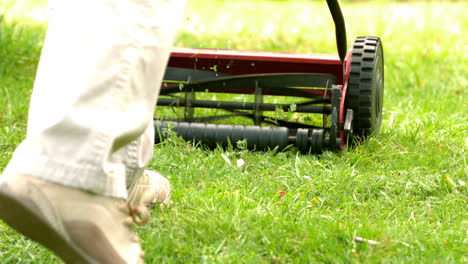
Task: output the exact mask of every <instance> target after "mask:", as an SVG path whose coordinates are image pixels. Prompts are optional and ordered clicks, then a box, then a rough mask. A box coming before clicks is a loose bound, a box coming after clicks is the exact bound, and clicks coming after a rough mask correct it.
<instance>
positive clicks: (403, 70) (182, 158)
mask: <svg viewBox="0 0 468 264" xmlns="http://www.w3.org/2000/svg"><path fill="white" fill-rule="evenodd" d="M0 2H2V3H6V2H5V1H0ZM6 6H7V5H2V8H3V7H5V8H4V10H7V11H8V10H10V11H11V10H13V9H7V8H6ZM21 6H22V8H19V7H15V8H17V9H14V10H15V11H14V12H13V11H11V12H10V11H8V16H9V21H11V22H8V23H5V22H4V21H2V23H1V25H0V28H1V31H0V55H1V56H0V58H1V59H0V113H1V115H0V124H1V126H0V131H1V132H0V157H1V158H0V171H1V170H3V168H4V167H5V166H6V164H7V162H8V160H9V158H10V157H11V154H12V152H13V150H14V149H15V147H16V146H17V145H18V144H19V142H20V141H21V139H22V138H24V135H25V127H26V117H27V109H28V101H29V100H28V98H29V96H30V93H31V87H32V83H33V79H34V71H35V67H36V66H37V62H38V58H39V50H40V47H41V43H42V38H43V37H44V28H45V24H44V22H40V21H42V20H41V19H39V18H37V17H44V14H45V13H46V10H47V9H46V8H45V5H44V1H37V2H35V1H24V2H23V3H22V5H21ZM37 8H40V9H37ZM33 10H36V11H34V12H35V13H34V12H32V11H33ZM343 11H344V13H345V16H346V18H347V29H348V39H349V41H350V42H351V41H352V40H353V39H354V38H355V37H356V36H358V35H377V36H380V37H381V38H382V40H383V44H384V50H385V78H386V79H385V102H384V123H383V129H382V132H381V134H380V135H378V136H377V137H374V138H372V139H370V140H369V141H367V142H365V143H364V144H363V145H360V146H357V147H356V148H354V149H350V150H347V151H344V152H341V153H330V152H326V153H324V154H323V155H321V156H310V155H301V154H298V153H296V152H295V151H287V152H275V151H269V152H259V153H252V152H249V151H247V150H233V149H229V148H228V149H226V150H222V149H216V150H214V151H211V150H206V149H204V148H203V147H201V146H193V145H191V144H189V143H186V142H183V141H182V140H180V139H177V138H170V139H169V140H168V141H167V142H165V143H163V144H161V145H158V146H156V147H155V158H154V160H153V161H152V163H151V165H150V167H151V168H154V169H158V170H160V171H161V172H163V173H164V174H165V175H167V176H168V177H169V178H170V180H171V182H172V184H173V186H174V193H173V200H174V205H173V206H172V207H170V208H168V209H164V210H162V209H161V210H160V209H155V210H153V212H152V216H153V220H152V221H151V223H150V225H149V226H145V227H142V228H140V229H138V232H139V235H140V236H141V237H142V238H143V241H144V244H143V245H144V248H145V251H146V253H147V262H148V263H324V262H325V263H466V262H467V261H468V260H467V258H466V246H467V240H466V230H467V223H468V222H467V220H466V219H467V214H466V211H468V210H467V209H468V208H467V206H466V199H467V198H466V197H467V194H468V193H467V186H466V182H467V181H468V177H467V176H468V175H467V161H466V156H467V154H466V151H467V147H468V126H467V124H468V120H467V114H466V113H467V110H468V105H467V103H466V89H467V86H468V83H467V76H468V69H467V67H468V66H467V64H466V61H468V60H467V59H468V58H467V56H468V55H467V54H468V50H467V49H468V45H467V43H468V37H467V36H466V34H464V33H465V32H466V30H467V28H468V19H467V18H466V15H465V14H466V13H467V12H468V5H467V4H465V3H462V2H460V3H453V4H450V3H442V4H440V3H439V4H424V3H417V4H401V3H400V4H375V3H374V2H369V3H366V4H344V5H343ZM31 14H36V15H31ZM37 14H42V15H37ZM15 17H16V18H17V20H16V21H14V19H13V18H15ZM35 17H36V18H35ZM186 18H187V19H186V22H185V23H186V27H185V28H184V30H183V32H181V35H180V37H179V39H178V41H177V46H184V47H204V48H208V47H209V48H231V49H233V48H236V49H256V50H275V51H276V50H281V51H290V52H304V53H316V52H320V53H322V52H323V53H331V54H334V53H335V47H334V33H333V24H332V23H331V19H330V16H329V14H328V11H327V9H326V6H325V4H323V3H320V2H310V1H299V2H296V1H294V2H292V1H216V0H211V1H189V6H188V8H187V12H186ZM34 21H36V22H34ZM37 21H39V22H37ZM38 23H39V24H38ZM241 161H242V162H241ZM237 164H242V165H241V166H239V165H237ZM356 236H359V237H364V238H367V239H372V240H376V241H378V242H380V244H378V245H376V246H372V245H367V244H365V243H358V242H354V240H353V238H354V237H356ZM0 262H1V263H55V262H56V259H55V258H53V257H52V256H51V255H50V253H49V252H48V251H46V250H44V249H42V248H40V247H38V246H37V245H35V244H34V243H31V242H29V241H27V240H24V239H22V238H21V237H20V236H19V235H17V234H16V233H14V232H13V231H11V230H10V229H8V228H7V227H6V226H5V225H3V224H2V225H0Z"/></svg>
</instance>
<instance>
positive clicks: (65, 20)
mask: <svg viewBox="0 0 468 264" xmlns="http://www.w3.org/2000/svg"><path fill="white" fill-rule="evenodd" d="M57 4H58V6H56V7H55V13H54V14H53V16H52V18H51V20H50V22H49V29H48V33H47V37H46V41H45V43H44V48H43V53H42V57H41V62H40V65H39V69H38V73H37V76H36V82H35V87H34V91H33V95H32V98H31V106H30V112H29V123H28V132H27V137H26V139H25V140H24V142H23V143H22V144H21V145H20V146H19V147H18V148H17V150H16V151H15V153H14V155H13V158H12V160H11V161H10V163H9V165H8V167H7V169H6V170H5V172H4V175H3V176H2V177H1V178H0V218H2V219H3V220H5V221H6V222H7V223H8V224H10V225H11V226H13V227H14V228H16V229H17V230H19V231H20V232H22V233H23V234H25V235H27V236H29V237H31V238H32V239H34V240H37V241H39V242H40V243H42V244H43V245H45V246H47V247H49V248H51V249H52V250H53V251H54V252H55V253H56V254H57V255H59V256H60V257H61V258H62V259H64V260H66V261H67V262H73V261H84V262H91V263H93V262H96V263H119V262H122V263H137V262H138V261H139V255H140V252H141V250H140V247H139V243H138V242H137V241H138V240H137V239H136V236H135V235H134V234H133V232H132V231H131V229H130V227H129V226H128V225H129V224H130V223H131V222H132V219H133V220H134V221H137V222H141V221H143V220H144V219H142V218H141V216H139V215H138V213H142V212H139V211H138V210H133V209H132V208H131V207H127V206H126V204H125V199H126V198H127V190H126V176H127V174H128V173H129V172H128V169H127V164H126V163H127V161H126V160H124V159H122V155H121V153H122V152H121V151H122V149H125V148H126V147H128V146H129V145H128V144H130V143H131V142H132V141H135V140H137V139H138V138H139V137H140V136H141V135H142V134H143V132H144V131H145V129H146V128H147V126H148V124H149V123H150V122H151V120H152V116H153V111H154V104H155V100H156V97H157V95H158V91H159V90H158V89H159V86H160V82H161V79H162V75H163V73H164V68H165V66H166V63H167V59H168V57H169V52H170V47H171V44H172V42H173V40H174V38H175V31H176V28H177V26H176V25H175V24H174V23H176V21H177V20H178V19H180V18H181V14H182V6H183V0H181V1H176V0H173V1H163V0H160V1H151V0H133V1H116V0H99V1H97V0H83V1H57ZM123 156H125V155H123ZM129 216H131V218H129ZM89 241H94V242H95V243H89Z"/></svg>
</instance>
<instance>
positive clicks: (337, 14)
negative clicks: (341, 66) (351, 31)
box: [327, 0, 347, 63]
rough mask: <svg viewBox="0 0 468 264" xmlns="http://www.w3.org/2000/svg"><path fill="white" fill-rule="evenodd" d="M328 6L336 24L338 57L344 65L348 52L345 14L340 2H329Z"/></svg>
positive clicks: (334, 0)
mask: <svg viewBox="0 0 468 264" xmlns="http://www.w3.org/2000/svg"><path fill="white" fill-rule="evenodd" d="M327 4H328V8H329V9H330V13H331V15H332V18H333V22H335V35H336V48H337V49H338V56H340V60H341V62H342V63H344V59H345V57H346V52H347V47H346V46H347V44H346V27H345V21H344V17H343V13H342V12H341V8H340V5H339V4H338V0H327Z"/></svg>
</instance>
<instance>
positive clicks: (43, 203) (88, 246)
mask: <svg viewBox="0 0 468 264" xmlns="http://www.w3.org/2000/svg"><path fill="white" fill-rule="evenodd" d="M0 218H1V219H3V220H4V221H5V222H6V223H7V224H8V225H10V226H11V227H13V228H14V229H16V230H17V231H18V232H20V233H22V234H23V235H25V236H27V237H29V238H31V239H32V240H35V241H37V242H39V243H40V244H42V245H43V246H45V247H47V248H49V249H50V250H52V251H53V252H54V253H55V254H56V255H57V256H58V257H60V258H61V259H62V260H63V261H64V262H65V263H77V264H78V263H80V264H81V263H96V264H97V263H99V264H101V263H112V264H115V263H132V264H133V263H144V260H143V256H144V255H143V252H142V250H141V247H140V244H139V242H138V237H137V236H136V235H135V233H134V232H133V231H132V223H133V222H137V223H140V224H143V223H145V222H146V221H147V220H148V218H149V215H148V210H147V209H146V207H144V206H140V207H138V208H132V207H130V206H129V205H128V204H127V203H126V202H125V201H124V200H123V199H117V198H112V197H105V196H98V195H95V194H91V193H88V192H85V191H82V190H79V189H74V188H70V187H66V186H63V185H59V184H54V183H51V182H48V181H44V180H41V179H38V178H33V177H30V176H24V175H16V176H14V177H12V178H10V179H8V180H6V182H4V183H3V184H1V185H0Z"/></svg>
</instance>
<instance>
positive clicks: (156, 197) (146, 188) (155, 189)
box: [128, 169, 171, 208]
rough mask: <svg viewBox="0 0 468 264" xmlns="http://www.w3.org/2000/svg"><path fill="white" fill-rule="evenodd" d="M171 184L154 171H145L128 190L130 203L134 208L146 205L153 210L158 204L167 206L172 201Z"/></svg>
mask: <svg viewBox="0 0 468 264" xmlns="http://www.w3.org/2000/svg"><path fill="white" fill-rule="evenodd" d="M170 193H171V184H170V183H169V180H167V179H166V178H165V177H164V176H162V175H161V174H160V173H159V172H157V171H154V170H148V169H147V170H145V171H144V172H143V175H141V176H140V177H139V178H138V180H137V181H136V182H135V184H134V185H133V186H131V187H130V188H129V190H128V203H129V204H131V205H133V206H138V205H146V206H147V207H149V208H153V207H154V205H155V204H156V203H159V204H160V205H162V206H167V205H169V204H170V203H171V199H170Z"/></svg>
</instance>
